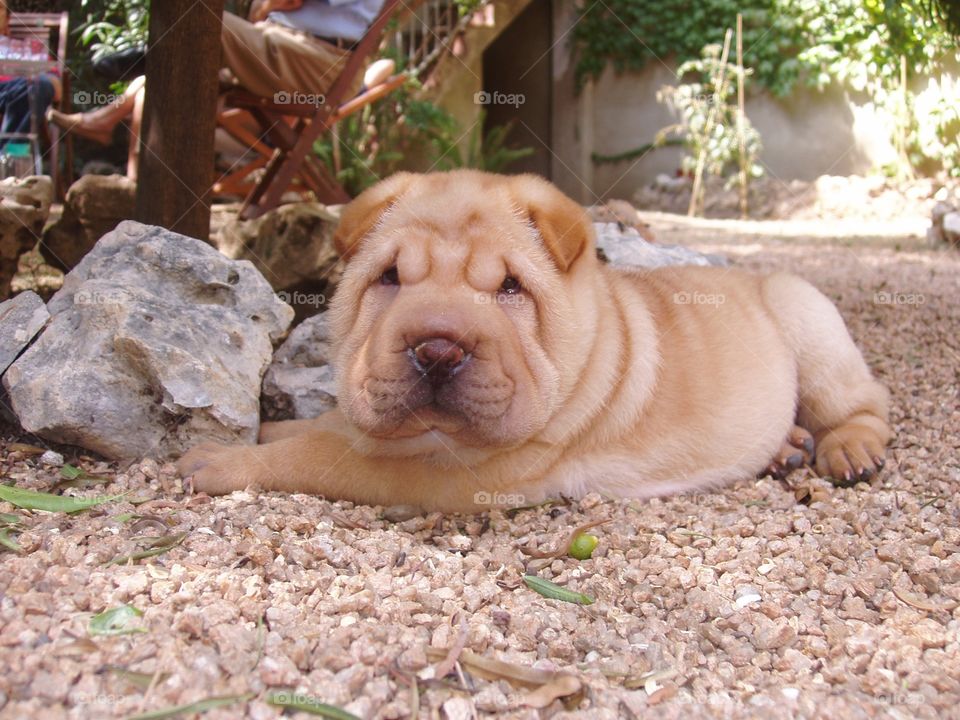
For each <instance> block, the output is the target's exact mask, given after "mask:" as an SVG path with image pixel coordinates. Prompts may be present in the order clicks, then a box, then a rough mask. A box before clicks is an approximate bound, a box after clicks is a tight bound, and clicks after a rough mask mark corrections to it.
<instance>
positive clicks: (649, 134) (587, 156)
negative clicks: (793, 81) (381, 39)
mask: <svg viewBox="0 0 960 720" xmlns="http://www.w3.org/2000/svg"><path fill="white" fill-rule="evenodd" d="M531 1H533V2H550V3H551V13H552V26H553V27H552V34H553V38H554V42H553V46H552V49H551V51H550V54H551V62H550V64H551V72H552V88H551V92H550V93H542V94H538V95H535V96H534V97H532V98H531V99H530V101H536V97H537V96H538V97H541V98H543V100H542V101H546V98H548V97H549V98H550V101H549V102H550V103H551V112H552V118H551V126H550V133H549V135H550V137H549V138H542V140H543V141H544V142H545V143H548V144H549V145H550V150H551V159H550V173H549V174H550V176H551V179H552V180H553V181H554V182H555V183H557V184H558V185H559V186H560V187H561V188H562V189H563V190H564V191H565V192H567V193H568V194H569V195H571V196H572V197H574V198H577V199H578V200H580V201H582V202H584V203H593V202H597V201H599V200H604V199H609V198H615V197H619V198H626V199H629V198H630V197H631V196H632V195H633V194H634V192H635V191H636V190H637V189H638V188H639V187H641V186H642V185H645V184H647V183H649V182H650V181H651V180H653V179H654V178H655V177H656V175H657V174H659V173H667V174H671V175H672V174H673V173H674V172H675V171H676V170H677V169H678V168H679V166H680V158H681V155H682V150H681V149H680V148H672V147H669V148H660V149H657V150H655V151H653V152H651V153H649V154H648V155H646V156H645V157H643V158H640V159H635V160H629V161H623V162H618V163H615V164H598V163H595V162H593V160H592V159H591V155H592V154H593V153H598V154H602V155H615V154H618V153H622V152H625V151H629V150H631V149H633V148H636V147H639V146H641V145H644V144H646V143H649V142H651V141H653V139H654V136H655V135H656V134H657V132H658V131H659V130H661V129H662V128H664V127H667V126H668V125H671V124H672V123H674V122H676V118H675V117H674V116H673V114H672V113H671V111H670V110H669V109H668V108H667V106H665V105H663V104H661V103H659V102H657V97H656V96H657V91H658V90H659V89H660V88H661V87H662V86H664V85H668V84H676V83H677V78H676V75H675V70H676V63H674V62H673V61H672V60H671V59H669V58H668V59H666V60H665V61H663V62H656V61H654V62H650V63H649V64H648V65H647V67H645V68H644V69H643V70H642V71H641V72H637V73H625V74H622V75H618V74H616V73H615V72H614V71H613V70H612V69H611V68H608V69H607V70H606V71H605V72H604V73H603V75H602V76H601V77H600V78H599V79H597V80H596V81H593V82H589V83H587V85H586V86H585V87H583V88H582V89H580V91H579V92H577V90H576V86H575V77H574V59H573V57H572V47H571V42H570V34H571V32H570V31H571V30H572V27H573V24H574V22H575V21H576V18H577V16H578V10H577V8H576V7H575V5H574V3H570V2H566V1H564V0H496V2H495V3H494V16H493V19H494V20H495V22H494V23H493V24H492V25H490V26H488V27H477V28H472V29H471V30H470V32H468V33H467V38H466V46H465V48H464V50H463V52H462V53H461V54H460V56H459V58H448V59H447V60H446V61H445V63H444V66H443V69H442V72H441V73H440V77H439V79H438V80H437V81H436V86H435V87H434V88H433V89H432V96H433V97H434V98H435V99H436V100H437V101H438V102H439V103H440V104H441V105H443V107H445V108H446V109H447V110H448V111H450V112H452V113H453V115H454V116H455V117H456V118H457V119H458V120H459V121H460V123H461V126H462V127H463V128H464V129H466V128H470V127H472V126H473V125H474V124H475V123H476V122H477V118H478V112H479V110H480V107H479V106H478V105H477V104H476V103H475V102H474V95H475V93H477V92H478V91H480V90H481V89H483V88H484V78H483V51H484V49H485V48H487V47H488V46H489V45H490V43H491V42H492V41H493V39H494V38H495V37H496V36H497V35H499V34H500V33H501V32H502V31H503V30H504V29H505V28H506V27H508V26H509V24H510V22H511V21H512V19H513V18H515V17H517V16H518V15H519V14H520V12H521V11H522V10H523V9H524V8H525V7H526V6H527V4H528V3H529V2H531ZM518 72H519V71H518ZM958 77H960V72H954V69H951V70H950V74H949V77H948V78H947V79H948V80H949V81H950V82H953V83H954V86H955V87H956V78H958ZM935 80H936V81H937V82H938V83H939V85H940V86H941V87H943V82H944V81H943V79H942V78H940V79H935ZM930 84H931V83H930V79H929V78H914V79H913V80H912V81H911V90H912V91H913V92H923V91H924V90H925V89H927V88H928V86H930ZM936 84H937V83H934V85H936ZM948 85H949V83H948ZM488 89H490V88H489V87H488ZM551 95H552V97H551ZM918 100H919V96H918ZM917 106H918V107H920V103H919V102H918V105H917ZM527 109H529V108H527ZM747 115H748V116H749V118H750V120H751V122H752V123H753V124H754V126H755V127H756V128H757V130H758V131H759V132H760V136H761V141H762V143H763V151H762V154H761V156H760V162H761V164H762V165H763V166H764V169H765V171H766V173H767V174H768V175H770V176H773V177H777V178H780V179H782V180H784V181H788V180H792V179H802V180H812V179H814V178H816V177H818V176H820V175H825V174H830V175H851V174H865V173H868V172H870V171H871V170H874V169H876V168H878V167H881V166H883V165H886V164H888V163H892V162H894V161H895V160H896V152H895V150H894V148H893V146H892V144H891V140H890V138H891V134H892V133H891V130H892V128H893V127H894V123H893V119H892V118H891V117H889V115H887V114H886V113H884V112H883V111H882V110H880V109H878V108H876V107H875V106H874V104H873V103H872V102H870V100H869V98H867V97H863V96H856V95H852V94H851V93H849V92H846V91H844V90H843V89H841V88H839V87H835V86H834V87H830V88H828V89H827V90H826V91H824V92H819V91H817V90H813V89H808V88H805V87H802V86H800V85H797V86H796V87H795V89H794V92H793V93H792V94H791V95H790V97H788V98H785V99H778V98H775V97H773V96H771V95H770V94H769V93H767V92H766V91H763V90H761V89H759V88H758V89H756V91H751V90H748V100H747ZM528 144H530V143H528Z"/></svg>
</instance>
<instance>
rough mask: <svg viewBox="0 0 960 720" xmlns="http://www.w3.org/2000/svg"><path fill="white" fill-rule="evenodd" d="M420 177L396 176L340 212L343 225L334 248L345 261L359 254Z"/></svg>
mask: <svg viewBox="0 0 960 720" xmlns="http://www.w3.org/2000/svg"><path fill="white" fill-rule="evenodd" d="M418 177H419V175H418V174H417V173H408V172H400V173H396V174H395V175H391V176H390V177H389V178H387V179H386V180H384V181H382V182H379V183H377V184H376V185H374V186H373V187H371V188H367V189H366V190H364V191H363V192H362V193H360V194H359V195H358V196H357V197H356V198H355V199H353V200H352V201H351V202H349V203H347V204H346V205H344V206H343V209H342V210H341V211H340V224H339V225H338V226H337V231H336V233H335V234H334V236H333V242H334V245H335V246H336V248H337V252H339V253H340V255H341V257H343V258H345V259H346V258H349V257H350V256H351V255H353V253H354V252H356V250H357V248H358V247H359V246H360V242H361V241H362V240H363V238H364V237H366V236H367V235H368V234H369V233H370V231H371V230H373V228H374V226H375V225H376V224H377V223H378V222H380V219H381V218H382V217H383V215H384V213H385V212H387V210H388V209H390V207H391V206H392V205H393V204H394V203H395V202H396V201H397V200H398V199H399V198H400V196H401V195H403V194H404V193H405V192H406V191H407V189H408V188H409V187H410V185H411V184H412V183H413V182H414V181H415V180H416V179H417V178H418Z"/></svg>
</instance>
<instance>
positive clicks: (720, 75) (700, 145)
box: [654, 45, 763, 208]
mask: <svg viewBox="0 0 960 720" xmlns="http://www.w3.org/2000/svg"><path fill="white" fill-rule="evenodd" d="M722 55H723V53H722V52H721V46H719V45H707V46H706V47H705V48H703V53H702V57H701V58H700V59H697V60H688V61H687V62H685V63H683V64H682V65H681V66H680V67H679V69H678V70H677V77H678V78H679V79H680V81H681V82H680V84H679V85H676V86H672V85H667V86H665V87H663V88H661V89H660V91H659V92H658V93H657V100H659V101H660V102H662V103H665V104H666V105H668V106H669V107H670V108H671V109H673V110H674V111H675V112H676V113H677V114H678V115H679V116H680V122H679V123H677V124H675V125H670V126H669V127H666V128H664V129H663V130H661V131H660V132H659V133H658V135H657V139H656V140H655V141H654V144H655V145H656V144H663V142H664V138H665V137H666V135H667V134H668V133H677V134H679V135H680V137H681V138H682V139H683V141H684V144H685V146H686V148H687V151H688V152H687V154H686V155H684V157H683V160H682V167H683V170H684V171H685V172H687V173H689V174H690V175H694V174H695V173H696V172H697V166H698V165H700V171H701V172H702V173H706V174H708V175H716V176H720V177H722V176H724V175H726V174H727V171H728V169H729V168H730V167H731V166H732V167H733V168H739V166H740V159H741V158H740V135H739V133H738V126H737V104H736V102H737V85H736V77H737V72H738V69H737V66H736V65H735V64H733V63H730V62H728V61H724V59H723V57H722ZM748 73H749V71H746V72H745V74H748ZM743 123H744V124H743V134H744V138H743V140H744V142H743V148H744V153H745V158H744V160H745V163H744V164H745V166H746V167H747V168H748V174H749V176H750V177H759V176H760V175H762V174H763V169H762V168H761V167H760V165H759V164H757V162H756V161H757V157H758V156H759V154H760V149H761V144H760V134H759V133H758V132H757V131H756V129H755V128H754V127H753V125H751V124H750V121H749V119H748V118H746V117H744V118H743ZM697 190H700V191H702V186H700V187H698V188H697ZM700 203H701V198H699V197H695V198H694V202H693V204H692V207H694V208H695V207H696V206H697V205H698V204H700Z"/></svg>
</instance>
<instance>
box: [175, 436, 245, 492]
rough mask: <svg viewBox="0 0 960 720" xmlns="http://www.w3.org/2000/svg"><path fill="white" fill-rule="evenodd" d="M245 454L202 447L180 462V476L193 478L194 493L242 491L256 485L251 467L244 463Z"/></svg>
mask: <svg viewBox="0 0 960 720" xmlns="http://www.w3.org/2000/svg"><path fill="white" fill-rule="evenodd" d="M245 450H246V449H245V448H243V447H237V446H231V445H220V444H219V443H214V442H206V443H202V444H200V445H197V446H195V447H193V448H190V450H189V451H188V452H187V453H186V454H185V455H184V456H183V457H181V458H180V459H179V460H177V462H176V466H177V472H179V473H180V476H181V477H183V478H187V477H191V478H192V481H193V488H194V490H196V491H198V492H205V493H207V494H208V495H225V494H227V493H229V492H233V491H234V490H243V489H244V488H246V487H247V486H248V485H251V484H253V483H254V482H255V478H253V477H251V476H250V472H249V470H250V468H249V465H246V464H245V463H244V460H243V455H244V452H245ZM245 465H246V466H245Z"/></svg>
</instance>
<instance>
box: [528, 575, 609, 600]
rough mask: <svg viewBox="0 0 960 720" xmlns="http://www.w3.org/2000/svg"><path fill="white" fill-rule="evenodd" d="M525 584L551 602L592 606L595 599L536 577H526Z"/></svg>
mask: <svg viewBox="0 0 960 720" xmlns="http://www.w3.org/2000/svg"><path fill="white" fill-rule="evenodd" d="M523 582H524V583H525V584H526V586H527V587H528V588H530V589H531V590H533V591H535V592H538V593H540V594H541V595H543V596H544V597H545V598H550V599H551V600H562V601H563V602H569V603H575V604H577V605H592V604H593V603H594V600H593V598H592V597H590V596H589V595H584V594H583V593H578V592H574V591H573V590H567V589H566V588H564V587H560V586H559V585H557V584H556V583H552V582H550V581H549V580H545V579H543V578H542V577H538V576H536V575H524V576H523Z"/></svg>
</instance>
